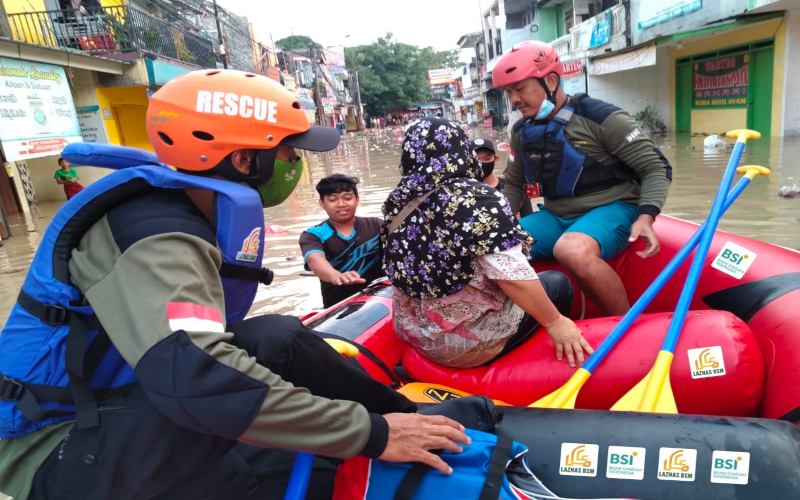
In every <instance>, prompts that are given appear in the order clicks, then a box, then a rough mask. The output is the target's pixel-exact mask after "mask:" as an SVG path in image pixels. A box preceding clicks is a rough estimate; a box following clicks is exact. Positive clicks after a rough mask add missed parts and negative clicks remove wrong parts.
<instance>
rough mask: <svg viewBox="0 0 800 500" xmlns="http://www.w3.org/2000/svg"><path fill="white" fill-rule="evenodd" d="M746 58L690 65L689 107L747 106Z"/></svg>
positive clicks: (747, 79)
mask: <svg viewBox="0 0 800 500" xmlns="http://www.w3.org/2000/svg"><path fill="white" fill-rule="evenodd" d="M749 59H750V55H749V54H740V55H738V56H729V57H723V58H720V59H713V60H710V61H702V62H696V63H694V68H693V72H692V106H694V107H705V108H707V107H743V106H746V105H747V86H748V82H749V76H750V75H749V74H748V68H747V61H748V60H749Z"/></svg>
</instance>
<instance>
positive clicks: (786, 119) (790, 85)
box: [773, 7, 800, 135]
mask: <svg viewBox="0 0 800 500" xmlns="http://www.w3.org/2000/svg"><path fill="white" fill-rule="evenodd" d="M786 21H787V23H788V25H787V32H786V47H785V50H786V58H785V62H784V64H783V68H784V85H785V89H784V92H783V100H784V101H783V135H800V78H797V76H796V75H797V68H800V7H795V8H792V9H789V10H787V11H786ZM773 133H775V131H773Z"/></svg>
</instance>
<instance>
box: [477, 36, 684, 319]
mask: <svg viewBox="0 0 800 500" xmlns="http://www.w3.org/2000/svg"><path fill="white" fill-rule="evenodd" d="M563 71H564V67H563V65H562V64H561V60H560V59H559V56H558V53H557V52H556V50H555V49H553V47H551V46H550V45H549V44H547V43H544V42H539V41H525V42H521V43H519V44H517V45H516V46H514V47H513V48H512V49H511V50H510V51H509V52H507V53H505V54H503V56H501V57H500V59H499V60H498V61H497V64H496V65H495V67H494V70H493V71H492V83H493V85H494V87H495V88H498V89H503V90H504V91H505V92H506V95H507V96H508V99H509V101H510V102H511V105H512V106H513V107H514V108H516V109H517V110H519V111H520V113H522V116H523V119H522V120H520V121H518V122H517V123H516V124H515V125H514V127H513V131H512V134H511V155H510V156H509V163H508V167H507V168H506V171H505V173H504V175H503V178H504V179H505V186H504V189H503V194H505V195H506V197H507V198H508V200H509V202H510V203H511V208H512V210H514V211H517V210H519V207H520V205H521V204H522V201H523V200H524V199H525V196H526V194H527V197H528V198H535V197H539V196H543V197H544V204H543V205H540V207H541V210H539V211H538V212H535V213H533V214H531V215H529V216H527V217H523V218H522V219H521V220H520V225H522V227H523V228H524V229H525V230H526V231H528V232H529V233H530V234H532V235H533V236H534V237H535V238H536V243H535V244H534V246H533V250H532V252H531V257H532V258H533V260H539V259H553V258H555V259H556V260H557V261H558V262H559V263H560V264H561V265H562V266H563V267H564V268H565V269H566V270H567V271H569V273H570V274H572V275H573V276H574V277H575V279H576V281H577V282H578V283H579V284H580V286H581V290H583V291H584V292H585V293H586V295H587V296H588V297H589V298H590V299H591V300H592V302H594V303H595V304H597V305H598V306H600V308H601V309H603V310H604V311H605V313H606V314H608V315H621V314H625V312H626V311H627V310H628V309H629V308H630V304H629V302H628V297H627V295H626V292H625V287H624V286H623V284H622V280H621V279H620V278H619V276H617V274H616V272H614V269H613V268H612V267H611V266H610V265H609V264H608V263H607V262H606V261H607V260H609V259H612V258H613V257H615V256H616V255H618V254H619V253H620V252H622V251H623V250H624V249H625V248H626V247H627V246H628V244H629V243H631V242H634V241H636V240H638V239H639V238H641V239H643V240H644V241H645V243H646V246H645V248H644V249H643V250H639V251H637V252H636V254H637V255H638V256H639V257H641V258H648V257H652V256H653V255H655V254H657V253H658V251H659V248H660V246H659V242H658V236H657V235H656V232H655V231H654V230H653V222H654V221H655V219H656V217H657V216H658V214H659V213H660V212H661V207H663V206H664V202H665V200H666V198H667V192H668V191H669V186H670V182H671V181H672V167H671V166H670V164H669V162H668V161H667V159H666V158H665V157H664V155H663V153H661V151H660V150H659V149H658V148H657V147H656V145H655V144H654V143H653V141H652V140H651V139H650V138H649V137H647V135H646V134H644V133H643V132H642V131H641V130H640V129H639V127H638V125H637V124H636V121H635V120H634V119H633V117H631V116H630V115H629V114H628V113H626V112H625V111H623V110H621V109H620V108H618V107H616V106H614V105H613V104H609V103H607V102H603V101H601V100H598V99H593V98H591V97H589V96H587V95H586V94H578V95H575V96H569V95H567V94H566V93H565V92H564V89H563V88H562V86H561V75H562V73H563Z"/></svg>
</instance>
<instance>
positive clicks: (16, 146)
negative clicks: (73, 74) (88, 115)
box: [0, 57, 83, 161]
mask: <svg viewBox="0 0 800 500" xmlns="http://www.w3.org/2000/svg"><path fill="white" fill-rule="evenodd" d="M82 140H83V138H82V136H81V128H80V125H79V123H78V117H77V113H76V112H75V104H74V103H73V100H72V93H71V92H70V89H69V83H68V82H67V77H66V75H65V74H64V68H62V67H61V66H54V65H52V64H42V63H35V62H30V61H24V60H21V59H9V58H5V57H0V142H2V145H3V152H4V153H5V155H6V159H7V160H8V161H16V160H27V159H31V158H39V157H42V156H50V155H55V154H59V153H60V152H61V150H62V149H64V146H66V145H67V144H69V143H71V142H78V141H82Z"/></svg>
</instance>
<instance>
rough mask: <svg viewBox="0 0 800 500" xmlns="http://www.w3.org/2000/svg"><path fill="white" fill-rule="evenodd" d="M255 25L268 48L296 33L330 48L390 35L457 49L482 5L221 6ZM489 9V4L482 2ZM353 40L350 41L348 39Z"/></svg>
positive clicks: (356, 1)
mask: <svg viewBox="0 0 800 500" xmlns="http://www.w3.org/2000/svg"><path fill="white" fill-rule="evenodd" d="M217 3H219V4H220V5H222V6H224V7H225V8H226V9H229V10H231V11H233V12H234V13H236V14H239V15H245V16H247V17H248V19H250V22H251V23H253V26H254V29H255V35H256V37H257V38H259V39H260V40H261V41H262V42H267V43H269V39H270V35H272V38H273V39H274V40H279V39H281V38H283V37H286V36H289V35H290V34H292V33H294V34H295V35H307V36H310V37H311V38H313V39H314V40H315V41H316V42H318V43H320V44H322V45H324V46H327V45H345V46H354V45H363V44H368V43H372V42H374V41H375V40H377V39H378V38H379V37H381V36H383V35H385V34H386V33H387V32H391V33H393V34H394V37H395V39H397V40H398V41H400V42H403V43H408V44H411V45H418V46H421V47H426V46H430V47H433V48H435V49H436V50H450V49H454V48H456V42H457V41H458V39H459V38H460V37H461V35H464V34H466V33H471V32H475V31H480V29H481V20H480V7H479V0H391V1H387V0H281V1H276V0H266V1H264V0H261V1H254V0H217ZM483 3H484V4H486V3H487V0H483ZM348 35H349V36H348Z"/></svg>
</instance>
